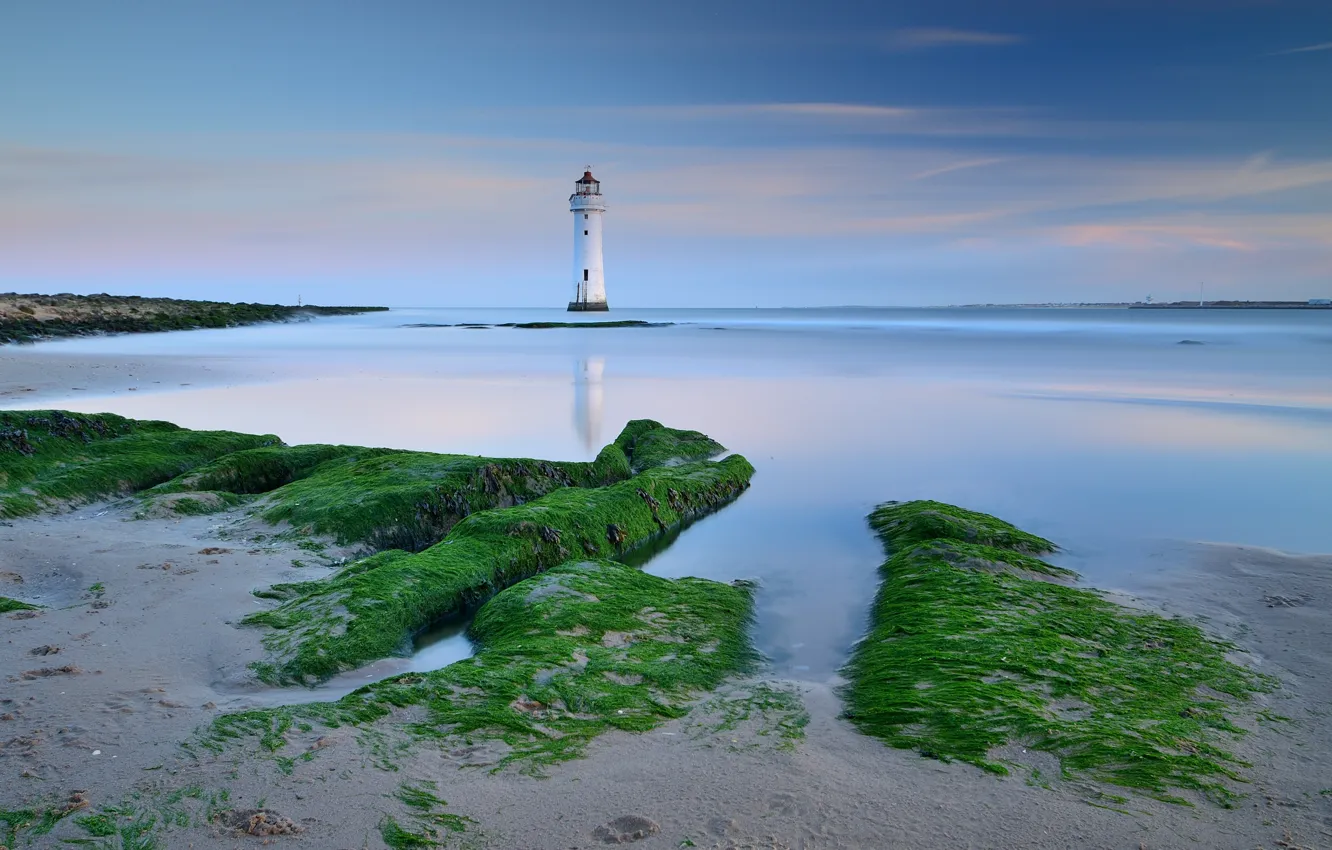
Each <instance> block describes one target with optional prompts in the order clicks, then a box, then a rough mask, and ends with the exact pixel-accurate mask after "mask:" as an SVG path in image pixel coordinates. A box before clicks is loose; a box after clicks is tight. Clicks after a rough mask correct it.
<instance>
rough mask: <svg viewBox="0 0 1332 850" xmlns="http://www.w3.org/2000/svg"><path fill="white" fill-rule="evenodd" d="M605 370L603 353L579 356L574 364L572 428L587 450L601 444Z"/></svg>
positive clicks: (594, 448)
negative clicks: (592, 355) (599, 355)
mask: <svg viewBox="0 0 1332 850" xmlns="http://www.w3.org/2000/svg"><path fill="white" fill-rule="evenodd" d="M605 371H606V358H604V357H582V358H579V359H578V361H577V362H576V363H575V366H574V429H575V430H576V431H577V432H578V437H579V439H581V440H582V441H583V448H585V449H587V450H588V451H589V452H595V451H596V450H597V449H599V448H601V419H602V407H603V406H604V404H605V400H606V399H605V387H604V385H603V384H602V375H603V374H604V373H605Z"/></svg>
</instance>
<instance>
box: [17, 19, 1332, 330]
mask: <svg viewBox="0 0 1332 850" xmlns="http://www.w3.org/2000/svg"><path fill="white" fill-rule="evenodd" d="M587 163H591V164H593V165H594V166H595V168H594V170H595V172H596V174H597V176H598V177H599V178H600V179H601V180H602V181H603V188H604V191H605V192H606V195H607V201H608V203H609V205H610V211H609V212H608V213H607V220H606V279H607V290H608V294H609V297H610V300H611V303H612V306H615V305H621V306H691V305H697V306H755V305H759V306H781V305H797V306H798V305H828V304H906V305H917V304H951V303H972V302H1023V301H1084V300H1087V301H1094V300H1134V299H1138V298H1141V297H1143V296H1145V295H1147V294H1153V295H1154V296H1155V297H1156V298H1157V299H1173V298H1187V297H1193V296H1194V295H1195V293H1196V292H1197V291H1198V284H1199V282H1206V285H1207V292H1208V294H1209V297H1218V298H1219V297H1237V298H1308V297H1315V296H1332V4H1329V3H1327V2H1325V1H1322V0H1320V2H1296V0H1290V2H1284V1H1283V0H1252V2H1240V1H1239V0H1232V1H1228V0H1154V1H1153V2H1138V0H1009V2H1004V3H995V2H949V0H933V2H907V3H892V2H841V3H838V2H822V3H817V4H815V3H786V2H772V0H769V2H716V1H715V0H714V2H672V3H669V4H664V3H663V4H647V3H625V2H623V0H621V2H616V3H602V2H584V3H579V4H556V3H537V2H487V3H484V4H478V3H454V2H434V0H421V1H420V2H415V1H413V2H406V0H382V2H370V1H369V0H365V2H359V1H358V2H351V0H320V2H316V0H304V1H303V2H292V0H267V2H264V3H259V2H253V3H251V2H225V3H224V2H202V0H201V1H200V2H190V3H179V2H174V0H171V1H170V2H168V0H162V2H147V0H137V2H136V0H124V2H120V3H115V4H110V3H105V2H100V0H85V2H76V0H60V2H46V3H16V2H15V3H8V4H6V5H5V6H3V7H0V289H14V290H19V291H49V292H55V291H75V292H100V291H111V292H125V293H129V292H137V293H142V294H169V295H177V296H183V297H210V298H228V299H240V300H265V301H273V300H276V301H292V300H294V299H295V297H296V295H297V293H300V294H301V295H303V297H304V298H305V299H306V300H307V301H310V300H316V301H323V302H327V303H334V302H342V303H346V302H351V301H355V302H367V301H373V302H378V303H387V304H390V305H466V306H490V305H504V304H513V305H523V306H540V305H551V306H559V305H561V304H562V303H563V302H564V301H565V300H567V298H568V296H569V292H568V290H571V288H572V287H571V283H570V281H568V280H567V278H568V277H569V276H570V275H569V264H570V252H571V247H572V246H571V244H570V243H571V238H570V231H571V228H570V226H569V221H568V216H569V215H570V214H569V213H568V211H567V205H566V198H567V195H568V193H569V192H570V191H571V188H572V183H573V180H574V179H576V178H577V176H578V175H579V173H580V172H581V169H582V166H583V165H584V164H587Z"/></svg>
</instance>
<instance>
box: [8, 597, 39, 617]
mask: <svg viewBox="0 0 1332 850" xmlns="http://www.w3.org/2000/svg"><path fill="white" fill-rule="evenodd" d="M39 607H40V606H38V605H32V604H30V603H27V602H24V601H22V600H20V599H10V598H9V597H8V596H0V614H8V613H9V612H10V611H36V610H37V609H38V608H39Z"/></svg>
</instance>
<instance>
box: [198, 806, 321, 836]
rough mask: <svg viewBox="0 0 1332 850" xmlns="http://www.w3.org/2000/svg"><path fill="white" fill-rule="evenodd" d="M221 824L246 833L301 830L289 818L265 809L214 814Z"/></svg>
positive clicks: (280, 833)
mask: <svg viewBox="0 0 1332 850" xmlns="http://www.w3.org/2000/svg"><path fill="white" fill-rule="evenodd" d="M216 820H218V821H220V822H221V823H222V825H223V826H225V827H227V828H229V829H234V830H236V831H237V832H243V833H245V834H246V835H257V836H260V837H266V836H269V835H295V834H296V833H298V832H301V831H302V828H301V827H300V826H298V825H297V824H296V823H295V822H294V821H293V820H292V819H291V818H289V817H286V816H285V815H280V814H278V813H277V812H271V811H268V810H267V809H237V810H234V811H230V812H222V813H220V814H218V815H217V816H216Z"/></svg>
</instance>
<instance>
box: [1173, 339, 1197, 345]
mask: <svg viewBox="0 0 1332 850" xmlns="http://www.w3.org/2000/svg"><path fill="white" fill-rule="evenodd" d="M1203 344H1204V343H1203V342H1202V340H1198V339H1181V340H1180V341H1179V342H1177V343H1175V345H1203Z"/></svg>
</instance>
